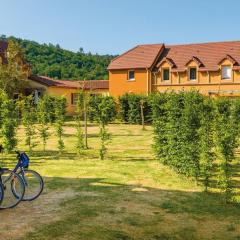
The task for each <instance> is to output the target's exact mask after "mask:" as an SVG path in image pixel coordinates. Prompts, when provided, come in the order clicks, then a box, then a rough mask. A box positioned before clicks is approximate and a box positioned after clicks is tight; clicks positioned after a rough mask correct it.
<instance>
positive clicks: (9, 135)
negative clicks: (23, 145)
mask: <svg viewBox="0 0 240 240" xmlns="http://www.w3.org/2000/svg"><path fill="white" fill-rule="evenodd" d="M1 100H2V102H1V105H2V106H1V107H2V110H1V117H2V122H1V127H2V137H3V147H4V149H5V150H6V152H10V151H11V150H13V149H14V147H15V146H16V145H17V139H16V128H17V116H16V105H15V102H14V101H13V100H12V99H9V98H8V97H7V94H6V93H5V92H2V93H1Z"/></svg>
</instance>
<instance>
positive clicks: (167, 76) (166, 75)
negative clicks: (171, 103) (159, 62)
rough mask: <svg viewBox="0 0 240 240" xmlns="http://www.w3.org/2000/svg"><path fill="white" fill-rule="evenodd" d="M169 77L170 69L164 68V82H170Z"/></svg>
mask: <svg viewBox="0 0 240 240" xmlns="http://www.w3.org/2000/svg"><path fill="white" fill-rule="evenodd" d="M169 77H170V73H169V68H164V69H163V81H168V80H170V78H169Z"/></svg>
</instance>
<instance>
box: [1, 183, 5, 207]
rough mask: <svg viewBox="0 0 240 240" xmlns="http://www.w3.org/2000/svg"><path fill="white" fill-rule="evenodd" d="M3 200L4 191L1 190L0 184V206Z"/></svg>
mask: <svg viewBox="0 0 240 240" xmlns="http://www.w3.org/2000/svg"><path fill="white" fill-rule="evenodd" d="M3 198H4V189H3V185H2V183H1V182H0V206H1V203H2V201H3Z"/></svg>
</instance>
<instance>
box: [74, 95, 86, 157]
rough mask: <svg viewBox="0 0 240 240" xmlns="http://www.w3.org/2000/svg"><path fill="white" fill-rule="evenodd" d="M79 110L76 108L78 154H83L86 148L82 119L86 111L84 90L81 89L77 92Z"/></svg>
mask: <svg viewBox="0 0 240 240" xmlns="http://www.w3.org/2000/svg"><path fill="white" fill-rule="evenodd" d="M76 104H77V110H76V116H75V121H76V130H77V144H76V149H77V153H78V155H81V154H82V151H83V150H84V148H85V147H84V136H83V129H82V120H83V113H84V92H83V90H80V91H79V92H78V94H77V102H76Z"/></svg>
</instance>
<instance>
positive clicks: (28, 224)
mask: <svg viewBox="0 0 240 240" xmlns="http://www.w3.org/2000/svg"><path fill="white" fill-rule="evenodd" d="M75 195H76V193H75V192H74V191H73V190H72V189H65V190H64V191H55V192H51V193H46V194H42V196H41V197H40V198H39V199H37V200H35V201H33V202H22V203H20V204H19V205H18V206H17V207H16V208H14V209H10V210H4V211H0V229H1V235H0V240H13V239H18V238H20V237H22V236H24V235H25V234H26V233H27V232H30V231H32V230H33V229H34V227H36V226H37V225H39V224H40V225H41V224H46V223H50V222H53V221H56V220H59V219H60V210H61V208H60V203H61V202H63V201H65V200H66V199H69V198H72V197H74V196H75Z"/></svg>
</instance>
